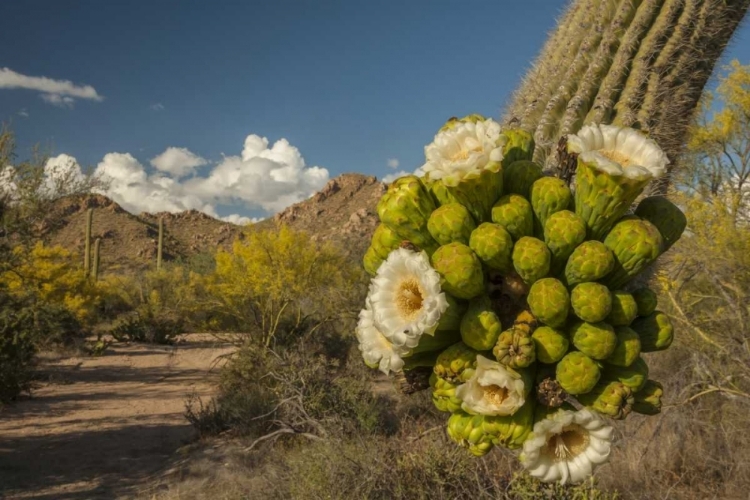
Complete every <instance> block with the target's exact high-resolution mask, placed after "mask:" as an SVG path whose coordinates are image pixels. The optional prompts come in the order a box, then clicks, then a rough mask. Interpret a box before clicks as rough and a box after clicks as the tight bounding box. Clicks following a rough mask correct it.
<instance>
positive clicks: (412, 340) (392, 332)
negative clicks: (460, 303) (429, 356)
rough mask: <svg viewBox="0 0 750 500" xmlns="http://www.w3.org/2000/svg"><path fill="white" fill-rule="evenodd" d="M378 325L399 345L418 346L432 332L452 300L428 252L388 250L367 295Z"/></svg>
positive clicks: (378, 327)
mask: <svg viewBox="0 0 750 500" xmlns="http://www.w3.org/2000/svg"><path fill="white" fill-rule="evenodd" d="M367 300H368V301H369V302H370V305H371V307H372V314H373V321H374V323H375V326H376V327H377V329H378V330H380V332H382V334H383V335H385V337H386V338H387V339H388V340H390V341H391V342H392V343H393V344H394V345H395V346H397V347H405V348H407V349H411V348H414V347H416V346H417V344H418V343H419V339H420V337H421V336H422V335H423V334H428V335H432V334H434V333H435V330H436V329H437V326H438V322H439V321H440V317H441V316H442V314H443V313H444V312H445V310H446V309H447V308H448V301H447V300H446V298H445V294H444V293H443V291H442V290H441V288H440V275H439V274H438V273H437V271H435V270H434V269H433V268H432V266H430V259H429V257H428V256H427V254H426V253H425V252H413V251H411V250H408V249H406V248H397V249H395V250H393V251H392V252H391V253H389V254H388V258H387V259H386V260H385V261H384V262H383V263H382V264H381V265H380V267H379V268H378V272H377V274H376V275H375V277H374V278H373V279H372V283H371V284H370V293H369V295H368V297H367Z"/></svg>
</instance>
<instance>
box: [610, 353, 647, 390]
mask: <svg viewBox="0 0 750 500" xmlns="http://www.w3.org/2000/svg"><path fill="white" fill-rule="evenodd" d="M602 380H607V381H617V382H622V383H623V384H625V385H627V386H628V387H630V388H631V389H632V390H633V392H638V391H640V390H641V389H642V388H643V386H644V385H645V384H646V381H647V380H648V365H647V364H646V362H645V361H644V360H643V358H641V357H639V358H638V359H636V360H635V361H634V362H633V363H632V364H631V365H630V366H615V365H611V364H609V363H605V364H604V370H602Z"/></svg>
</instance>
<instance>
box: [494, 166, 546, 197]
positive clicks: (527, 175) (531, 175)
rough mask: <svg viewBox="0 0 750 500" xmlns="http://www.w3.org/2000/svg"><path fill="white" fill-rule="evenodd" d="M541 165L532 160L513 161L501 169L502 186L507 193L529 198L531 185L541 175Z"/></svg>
mask: <svg viewBox="0 0 750 500" xmlns="http://www.w3.org/2000/svg"><path fill="white" fill-rule="evenodd" d="M542 175H543V174H542V167H541V165H539V164H538V163H535V162H533V161H527V160H521V161H514V162H513V163H511V164H510V165H508V166H507V167H506V168H504V169H503V188H504V190H505V192H506V193H507V194H518V195H521V196H523V197H524V198H526V199H528V198H529V191H530V190H531V185H532V184H534V182H535V181H536V180H537V179H539V178H540V177H542Z"/></svg>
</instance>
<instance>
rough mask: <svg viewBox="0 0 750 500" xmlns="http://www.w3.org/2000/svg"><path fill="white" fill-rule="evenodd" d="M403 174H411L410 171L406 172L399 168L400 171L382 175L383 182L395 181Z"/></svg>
mask: <svg viewBox="0 0 750 500" xmlns="http://www.w3.org/2000/svg"><path fill="white" fill-rule="evenodd" d="M405 175H412V174H411V172H406V171H404V170H401V171H400V172H395V173H393V174H388V175H386V176H385V177H383V182H385V183H386V184H390V183H391V182H393V181H395V180H396V179H398V178H399V177H403V176H405Z"/></svg>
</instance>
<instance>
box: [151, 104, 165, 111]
mask: <svg viewBox="0 0 750 500" xmlns="http://www.w3.org/2000/svg"><path fill="white" fill-rule="evenodd" d="M149 108H151V110H152V111H164V105H163V104H162V103H160V102H156V103H154V104H152V105H151V106H149Z"/></svg>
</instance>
